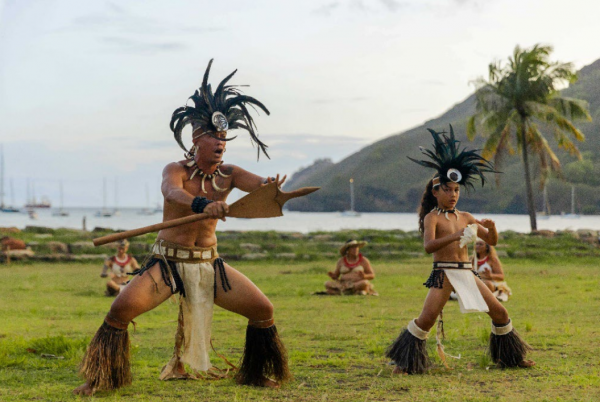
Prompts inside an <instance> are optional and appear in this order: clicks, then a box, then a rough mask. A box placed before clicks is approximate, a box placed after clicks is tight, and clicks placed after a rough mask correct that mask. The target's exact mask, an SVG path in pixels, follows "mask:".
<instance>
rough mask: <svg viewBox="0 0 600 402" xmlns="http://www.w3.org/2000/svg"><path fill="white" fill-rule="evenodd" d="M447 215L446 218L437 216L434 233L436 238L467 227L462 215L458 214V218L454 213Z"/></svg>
mask: <svg viewBox="0 0 600 402" xmlns="http://www.w3.org/2000/svg"><path fill="white" fill-rule="evenodd" d="M448 215H449V216H448V219H446V218H445V217H443V216H440V217H438V220H437V225H436V235H435V237H436V238H437V239H439V238H440V237H444V236H447V235H451V234H453V233H456V232H458V231H459V230H463V229H464V228H466V227H467V220H466V218H465V217H464V216H460V215H459V218H458V219H457V218H456V215H454V214H452V215H450V214H448Z"/></svg>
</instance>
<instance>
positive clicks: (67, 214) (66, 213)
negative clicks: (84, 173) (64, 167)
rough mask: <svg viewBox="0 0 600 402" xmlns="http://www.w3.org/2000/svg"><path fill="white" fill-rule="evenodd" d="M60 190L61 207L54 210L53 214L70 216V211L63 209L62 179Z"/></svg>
mask: <svg viewBox="0 0 600 402" xmlns="http://www.w3.org/2000/svg"><path fill="white" fill-rule="evenodd" d="M59 190H60V208H59V209H58V211H54V212H52V216H69V213H68V212H67V211H65V210H64V209H63V201H64V200H63V184H62V180H61V181H60V183H59Z"/></svg>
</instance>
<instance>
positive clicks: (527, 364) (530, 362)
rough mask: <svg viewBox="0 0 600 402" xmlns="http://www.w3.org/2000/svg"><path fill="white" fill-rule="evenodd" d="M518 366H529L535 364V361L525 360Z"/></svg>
mask: <svg viewBox="0 0 600 402" xmlns="http://www.w3.org/2000/svg"><path fill="white" fill-rule="evenodd" d="M517 366H518V367H521V368H529V367H533V366H535V362H534V361H533V360H523V361H522V362H521V363H519V364H518V365H517Z"/></svg>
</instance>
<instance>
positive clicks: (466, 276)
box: [444, 269, 489, 313]
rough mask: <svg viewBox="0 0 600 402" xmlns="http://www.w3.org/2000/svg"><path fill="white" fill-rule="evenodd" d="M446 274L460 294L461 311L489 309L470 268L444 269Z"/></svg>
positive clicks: (473, 311)
mask: <svg viewBox="0 0 600 402" xmlns="http://www.w3.org/2000/svg"><path fill="white" fill-rule="evenodd" d="M444 274H445V275H446V278H448V280H449V281H450V284H451V285H452V287H453V288H454V291H455V292H456V294H457V296H458V305H459V306H460V312H461V313H475V312H480V311H481V312H488V311H489V308H488V306H487V303H486V302H485V300H484V299H483V296H481V292H480V291H479V288H478V287H477V282H475V275H473V272H472V271H471V270H470V269H444Z"/></svg>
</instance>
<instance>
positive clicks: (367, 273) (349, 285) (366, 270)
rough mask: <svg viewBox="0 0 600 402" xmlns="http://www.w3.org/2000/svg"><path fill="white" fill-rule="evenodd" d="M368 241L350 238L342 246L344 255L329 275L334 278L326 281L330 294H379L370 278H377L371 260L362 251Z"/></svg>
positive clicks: (341, 250) (341, 253)
mask: <svg viewBox="0 0 600 402" xmlns="http://www.w3.org/2000/svg"><path fill="white" fill-rule="evenodd" d="M366 245H367V242H366V241H357V240H348V241H347V242H346V243H344V245H343V246H342V247H341V248H340V255H341V256H342V257H341V258H340V259H339V260H338V262H337V264H336V266H335V270H334V271H329V272H328V273H327V275H329V277H330V278H331V279H332V280H331V281H327V282H325V289H326V290H327V294H330V295H342V294H343V295H377V293H376V292H375V290H374V288H373V285H372V284H371V282H369V281H370V280H373V279H374V278H375V272H374V271H373V268H372V267H371V262H370V261H369V260H368V259H367V257H365V256H363V255H362V254H361V253H360V248H361V247H364V246H366Z"/></svg>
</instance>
